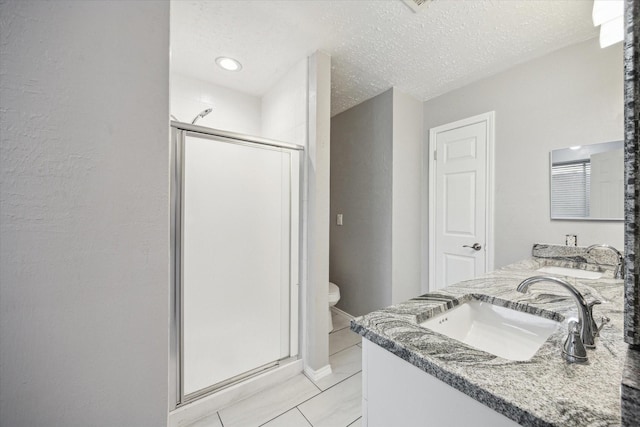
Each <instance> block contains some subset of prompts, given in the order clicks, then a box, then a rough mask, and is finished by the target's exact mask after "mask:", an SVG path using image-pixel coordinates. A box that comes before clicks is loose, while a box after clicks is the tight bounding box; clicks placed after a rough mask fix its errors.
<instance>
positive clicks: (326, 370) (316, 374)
mask: <svg viewBox="0 0 640 427" xmlns="http://www.w3.org/2000/svg"><path fill="white" fill-rule="evenodd" d="M303 372H304V374H305V376H306V377H307V378H309V379H310V380H311V381H313V382H314V383H315V382H318V380H320V379H322V378H324V377H326V376H327V375H331V372H332V371H331V365H325V366H323V367H322V368H320V369H316V370H313V369H311V368H310V367H308V366H305V367H304V371H303Z"/></svg>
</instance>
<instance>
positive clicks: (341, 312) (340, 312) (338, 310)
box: [329, 306, 355, 319]
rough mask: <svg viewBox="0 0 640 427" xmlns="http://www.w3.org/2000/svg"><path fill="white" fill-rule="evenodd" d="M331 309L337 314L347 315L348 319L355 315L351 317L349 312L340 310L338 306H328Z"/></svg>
mask: <svg viewBox="0 0 640 427" xmlns="http://www.w3.org/2000/svg"><path fill="white" fill-rule="evenodd" d="M329 308H330V309H331V310H333V311H334V312H336V313H337V314H341V315H343V316H346V317H348V318H349V319H355V317H353V316H352V315H350V314H349V313H347V312H346V311H342V310H340V309H339V308H338V307H336V306H333V307H329Z"/></svg>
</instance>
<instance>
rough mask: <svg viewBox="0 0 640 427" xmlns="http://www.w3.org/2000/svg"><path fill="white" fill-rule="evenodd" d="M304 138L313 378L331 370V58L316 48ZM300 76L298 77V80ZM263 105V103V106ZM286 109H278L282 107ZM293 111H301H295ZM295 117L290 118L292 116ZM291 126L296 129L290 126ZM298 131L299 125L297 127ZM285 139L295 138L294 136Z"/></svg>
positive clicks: (307, 332)
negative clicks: (329, 317) (306, 138)
mask: <svg viewBox="0 0 640 427" xmlns="http://www.w3.org/2000/svg"><path fill="white" fill-rule="evenodd" d="M308 70H309V72H308V78H309V80H308V82H309V84H308V110H306V111H305V114H306V113H307V112H308V117H309V119H308V120H309V126H308V134H309V140H308V144H307V147H306V151H305V154H306V156H305V159H306V161H305V176H306V179H305V181H306V183H307V185H306V188H307V191H306V193H305V194H304V195H303V210H304V212H305V214H304V215H303V218H304V220H303V221H306V227H304V224H303V227H304V228H305V229H306V235H305V236H304V238H303V246H304V249H303V257H302V262H303V265H304V266H303V268H302V271H303V277H306V286H305V288H304V292H303V298H302V300H303V308H304V313H305V314H304V316H303V317H304V319H305V322H306V324H305V326H304V327H303V339H302V342H303V357H304V359H305V360H304V364H305V368H304V369H305V372H306V373H307V375H309V376H310V377H311V378H312V379H318V378H320V377H322V376H324V375H326V374H329V373H331V371H330V367H329V331H328V327H327V325H328V322H329V319H328V317H327V316H328V315H329V201H330V198H329V194H330V191H329V190H330V182H329V181H330V178H329V172H330V168H329V164H330V154H331V150H330V148H331V146H330V132H331V131H330V128H331V58H330V57H329V56H328V55H326V54H324V53H322V52H316V53H314V54H313V55H311V56H310V57H309V62H308ZM299 83H300V82H298V84H299ZM263 108H264V107H263ZM285 111H286V110H283V113H284V112H285ZM296 114H300V112H297V113H296ZM293 123H295V120H294V121H293ZM292 132H294V135H295V132H296V128H295V127H294V128H293V130H292ZM299 132H301V131H299ZM290 142H295V139H294V140H293V141H290ZM303 233H304V232H303Z"/></svg>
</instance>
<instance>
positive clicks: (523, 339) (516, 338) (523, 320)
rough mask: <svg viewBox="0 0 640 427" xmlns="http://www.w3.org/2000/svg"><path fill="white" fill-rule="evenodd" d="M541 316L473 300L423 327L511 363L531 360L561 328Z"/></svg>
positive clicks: (440, 315)
mask: <svg viewBox="0 0 640 427" xmlns="http://www.w3.org/2000/svg"><path fill="white" fill-rule="evenodd" d="M559 325H560V323H559V322H556V321H554V320H549V319H545V318H543V317H540V316H535V315H533V314H529V313H525V312H522V311H516V310H512V309H510V308H505V307H500V306H497V305H493V304H491V303H488V302H483V301H478V300H472V301H469V302H465V303H464V304H462V305H460V306H458V307H456V308H453V309H451V310H448V311H446V312H444V313H442V314H439V315H437V316H435V317H432V318H430V319H428V320H426V321H424V322H422V323H420V326H422V327H424V328H428V329H431V330H432V331H434V332H438V333H439V334H442V335H446V336H448V337H449V338H453V339H455V340H458V341H461V342H463V343H465V344H467V345H470V346H471V347H475V348H477V349H478V350H482V351H486V352H487V353H491V354H493V355H495V356H499V357H502V358H503V359H508V360H519V361H524V360H529V359H531V358H532V357H533V355H534V354H536V352H537V351H538V349H540V347H541V346H542V344H544V342H545V341H546V340H547V339H548V338H549V336H551V334H552V333H553V332H554V331H555V330H556V329H557V328H558V327H559Z"/></svg>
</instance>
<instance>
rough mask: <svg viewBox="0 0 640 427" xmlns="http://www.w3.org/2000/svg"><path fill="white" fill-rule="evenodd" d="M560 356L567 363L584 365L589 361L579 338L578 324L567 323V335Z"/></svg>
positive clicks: (573, 322) (574, 322)
mask: <svg viewBox="0 0 640 427" xmlns="http://www.w3.org/2000/svg"><path fill="white" fill-rule="evenodd" d="M562 356H563V357H564V358H565V360H566V361H567V362H569V363H585V362H587V361H588V360H589V359H588V358H587V350H586V349H585V347H584V344H583V343H582V338H580V324H579V323H578V322H576V321H571V322H569V335H567V339H566V340H565V342H564V346H563V347H562Z"/></svg>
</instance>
